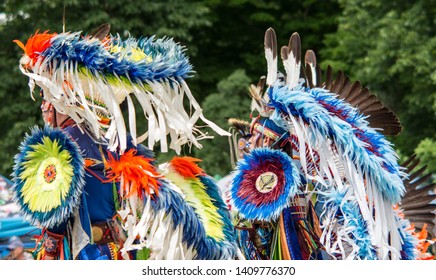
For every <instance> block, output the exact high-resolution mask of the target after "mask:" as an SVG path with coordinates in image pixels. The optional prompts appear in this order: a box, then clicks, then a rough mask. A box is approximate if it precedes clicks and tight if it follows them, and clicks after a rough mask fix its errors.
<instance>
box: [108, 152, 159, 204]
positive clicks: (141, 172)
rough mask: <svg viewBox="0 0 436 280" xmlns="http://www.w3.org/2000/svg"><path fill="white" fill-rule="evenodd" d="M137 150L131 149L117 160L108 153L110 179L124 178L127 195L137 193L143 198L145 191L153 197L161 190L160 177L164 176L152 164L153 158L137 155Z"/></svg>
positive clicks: (118, 179) (117, 180) (123, 186)
mask: <svg viewBox="0 0 436 280" xmlns="http://www.w3.org/2000/svg"><path fill="white" fill-rule="evenodd" d="M136 152H137V151H136V150H134V149H131V150H129V151H128V152H126V153H124V154H123V155H121V157H120V159H119V160H116V159H115V158H114V157H113V156H112V155H111V154H109V155H108V158H109V159H108V161H107V164H106V168H107V169H109V171H108V173H107V178H108V181H115V182H119V181H120V180H121V178H123V182H124V184H123V185H122V186H120V187H122V188H124V191H125V193H127V195H126V197H128V196H130V195H132V194H135V193H136V194H137V195H138V196H139V197H140V198H142V196H143V193H144V192H145V193H147V194H148V195H150V196H151V197H152V198H154V196H155V195H157V194H158V192H159V187H160V185H161V183H160V182H159V180H158V179H159V178H160V177H162V176H161V175H160V174H159V173H157V171H156V168H155V167H154V166H153V165H152V164H151V162H152V161H153V159H151V158H145V157H144V156H141V155H136Z"/></svg>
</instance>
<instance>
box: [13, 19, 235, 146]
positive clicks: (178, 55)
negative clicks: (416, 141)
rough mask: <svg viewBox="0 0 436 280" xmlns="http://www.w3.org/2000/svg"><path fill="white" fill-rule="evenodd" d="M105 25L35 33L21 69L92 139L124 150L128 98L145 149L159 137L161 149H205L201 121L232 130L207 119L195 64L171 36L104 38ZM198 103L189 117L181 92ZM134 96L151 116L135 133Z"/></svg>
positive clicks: (131, 127) (131, 126)
mask: <svg viewBox="0 0 436 280" xmlns="http://www.w3.org/2000/svg"><path fill="white" fill-rule="evenodd" d="M108 32H109V28H108V26H107V25H103V26H102V27H101V28H99V29H98V30H97V31H96V32H94V33H93V34H91V35H83V34H82V33H81V32H74V33H69V32H67V33H60V34H56V33H47V32H44V33H38V32H37V33H35V34H34V35H33V36H31V37H30V38H29V40H28V41H27V42H26V44H23V43H21V42H19V41H16V43H17V44H18V45H19V46H20V47H21V48H22V49H23V50H24V52H25V53H24V56H23V57H22V58H21V60H20V69H21V71H22V72H23V73H24V74H25V75H27V76H28V77H29V79H30V82H29V86H30V89H31V92H32V91H33V89H34V86H35V84H36V85H38V86H39V87H41V88H42V90H43V91H44V98H45V99H46V100H48V101H50V102H51V103H52V104H53V105H54V107H55V108H56V110H58V111H59V112H60V113H63V114H66V115H69V116H70V117H71V118H72V119H74V121H76V123H78V124H81V127H82V128H86V129H87V130H88V131H89V132H91V133H92V134H93V135H94V137H95V138H96V139H98V140H101V139H102V138H103V137H105V138H106V139H108V140H109V148H110V149H111V150H112V151H115V150H116V149H117V148H119V149H120V151H121V152H123V151H124V150H125V149H126V133H127V129H126V125H125V122H124V118H123V114H122V112H121V109H120V104H121V103H122V102H123V101H125V100H126V101H127V105H128V109H129V131H130V133H131V135H132V137H133V141H134V144H136V143H140V142H142V141H144V140H145V139H147V138H148V147H149V148H152V147H153V146H154V144H155V143H157V142H160V146H161V150H162V152H167V150H168V143H167V135H168V134H169V135H170V137H171V142H170V144H169V148H171V149H174V150H175V151H176V152H177V153H179V152H180V150H181V146H182V145H183V144H189V145H194V146H196V147H199V148H201V145H200V143H199V142H198V140H201V139H204V138H208V137H210V136H207V135H206V134H205V133H203V132H201V131H200V130H199V129H198V127H197V126H196V122H197V121H198V120H199V119H201V120H202V121H203V122H205V123H206V124H207V125H209V126H210V127H211V128H212V129H213V130H215V131H216V132H217V133H218V134H220V135H229V134H228V133H227V132H226V131H223V130H222V129H220V128H219V127H218V126H216V125H215V124H214V123H212V122H210V121H209V120H207V119H206V118H205V117H204V116H203V114H202V109H201V108H200V106H199V104H198V103H197V102H196V100H195V99H194V97H193V95H192V94H191V91H190V90H189V87H188V85H187V84H186V82H185V79H186V78H189V77H190V76H191V75H192V74H193V71H192V66H191V64H190V63H189V60H188V57H187V56H186V55H185V53H184V48H183V47H182V46H180V45H179V44H177V43H175V42H174V41H173V40H172V39H169V38H163V39H156V38H155V37H154V36H153V37H150V38H141V39H138V40H137V39H134V38H131V37H130V38H127V39H125V40H123V39H121V38H120V36H106V35H107V34H108ZM185 95H186V97H187V98H188V99H189V102H190V106H191V107H193V113H192V115H190V114H188V113H187V112H186V111H185V108H184V107H183V99H184V96H185ZM133 96H135V98H136V99H137V101H138V102H139V104H140V106H141V108H142V110H143V111H144V115H145V118H146V119H147V120H148V131H147V132H145V133H144V134H143V135H138V133H137V129H136V117H135V114H136V113H135V106H134V102H133V99H132V97H133Z"/></svg>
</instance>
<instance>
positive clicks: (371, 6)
mask: <svg viewBox="0 0 436 280" xmlns="http://www.w3.org/2000/svg"><path fill="white" fill-rule="evenodd" d="M339 3H340V5H341V8H342V10H343V12H342V14H341V16H340V17H339V25H338V31H337V32H335V33H332V34H330V35H328V36H327V39H326V44H327V46H328V48H326V49H324V51H323V52H321V53H322V54H323V56H324V57H328V58H329V59H328V60H324V64H331V65H332V66H333V67H334V69H336V70H338V69H343V70H345V71H346V73H348V74H349V75H351V76H352V77H356V78H358V79H360V81H362V83H363V84H364V85H366V86H367V87H369V89H370V90H372V91H373V92H374V93H375V94H377V95H378V96H379V97H380V98H381V99H382V100H383V101H384V102H385V103H386V104H387V105H388V107H389V108H391V109H392V110H393V111H394V112H395V113H396V114H397V115H398V116H399V118H400V121H401V122H402V125H403V128H404V129H403V132H402V134H401V135H400V136H398V137H394V138H393V139H391V140H393V141H394V143H395V144H396V148H397V149H399V150H400V152H401V154H402V155H406V156H407V155H410V154H411V153H413V152H414V149H415V147H417V146H418V145H419V147H418V149H417V150H416V152H418V153H419V154H420V155H421V156H422V157H423V158H426V159H428V160H429V162H431V161H432V162H434V155H435V154H434V149H435V146H434V143H435V140H436V132H435V123H436V92H435V85H436V65H435V64H434V58H435V50H436V37H435V25H434V23H435V18H436V17H435V11H436V10H435V5H434V4H435V2H434V1H432V0H418V1H382V0H369V1H359V0H340V1H339ZM424 138H425V140H422V139H424ZM421 141H423V142H421ZM430 169H432V170H433V171H435V170H436V169H435V166H434V165H433V166H431V165H430Z"/></svg>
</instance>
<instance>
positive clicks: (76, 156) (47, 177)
mask: <svg viewBox="0 0 436 280" xmlns="http://www.w3.org/2000/svg"><path fill="white" fill-rule="evenodd" d="M84 174H85V170H84V163H83V158H82V156H81V153H80V150H79V147H78V145H77V144H76V143H75V142H73V141H72V140H71V139H70V138H69V137H68V135H66V134H64V133H63V132H62V131H61V130H59V129H53V128H51V127H49V126H45V127H44V128H43V129H40V128H38V127H34V128H33V129H32V132H31V135H26V138H25V139H24V141H23V142H22V143H21V146H20V153H18V154H17V155H16V156H15V165H14V172H13V183H14V185H13V188H12V189H13V196H14V200H15V201H16V202H17V203H18V204H19V205H20V207H21V210H22V212H23V213H24V215H25V217H26V218H27V219H29V220H30V222H31V223H32V224H35V225H41V226H43V227H54V226H57V225H59V224H61V223H62V222H65V221H66V220H67V219H68V218H69V217H70V216H71V215H72V214H73V211H74V210H75V209H77V207H78V205H79V203H80V199H79V198H80V195H81V194H82V190H83V186H84Z"/></svg>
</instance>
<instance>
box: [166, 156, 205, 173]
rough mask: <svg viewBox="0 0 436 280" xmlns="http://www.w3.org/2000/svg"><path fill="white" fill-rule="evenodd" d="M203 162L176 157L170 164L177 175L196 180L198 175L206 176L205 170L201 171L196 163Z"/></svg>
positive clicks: (196, 159) (191, 158)
mask: <svg viewBox="0 0 436 280" xmlns="http://www.w3.org/2000/svg"><path fill="white" fill-rule="evenodd" d="M199 161H201V159H198V158H193V157H174V158H173V159H172V160H171V161H170V163H171V166H172V167H173V168H174V170H175V171H177V173H179V174H180V175H181V176H183V177H185V178H195V177H196V176H198V175H203V174H205V173H204V171H203V169H201V168H200V167H199V166H198V165H197V164H196V162H199Z"/></svg>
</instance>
